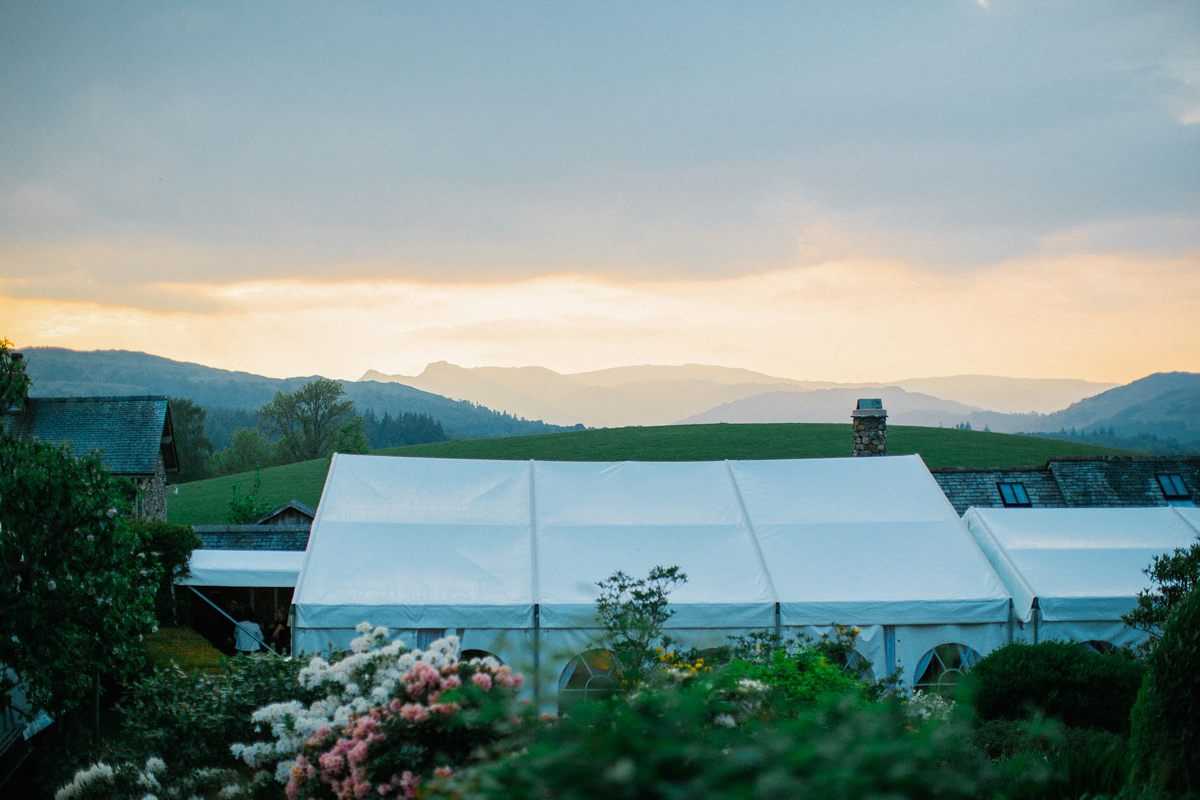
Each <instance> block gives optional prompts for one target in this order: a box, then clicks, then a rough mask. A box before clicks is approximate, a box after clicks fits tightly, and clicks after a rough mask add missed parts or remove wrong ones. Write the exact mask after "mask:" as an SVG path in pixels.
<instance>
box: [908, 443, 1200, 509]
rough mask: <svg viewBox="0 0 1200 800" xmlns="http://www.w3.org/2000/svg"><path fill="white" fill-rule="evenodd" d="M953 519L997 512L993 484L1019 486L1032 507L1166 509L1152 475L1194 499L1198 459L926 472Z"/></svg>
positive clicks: (1199, 495)
mask: <svg viewBox="0 0 1200 800" xmlns="http://www.w3.org/2000/svg"><path fill="white" fill-rule="evenodd" d="M930 472H932V473H933V477H934V478H935V479H936V480H937V482H938V485H940V486H941V487H942V492H944V493H945V495H946V498H947V499H948V500H949V501H950V502H951V504H953V506H954V510H955V511H957V512H958V513H959V514H964V513H966V510H967V509H968V508H970V507H971V506H979V507H984V508H989V507H991V508H1000V507H1002V506H1003V505H1004V501H1003V500H1001V498H1000V489H999V488H998V486H997V484H999V483H1007V482H1015V483H1021V484H1023V485H1024V487H1025V491H1026V493H1027V494H1028V495H1029V501H1030V507H1032V508H1064V507H1065V508H1089V507H1090V508H1096V507H1100V508H1128V507H1139V506H1165V505H1169V503H1168V501H1167V498H1166V497H1165V496H1164V495H1163V492H1162V488H1161V487H1160V486H1159V483H1158V478H1157V476H1158V475H1163V474H1173V475H1178V476H1180V478H1181V479H1182V480H1183V482H1184V484H1185V485H1186V486H1187V488H1188V490H1189V491H1190V493H1191V497H1190V500H1191V501H1192V502H1195V501H1197V500H1200V456H1153V457H1137V456H1102V457H1094V458H1087V457H1079V458H1052V459H1050V460H1048V461H1047V462H1046V463H1045V465H1044V466H1040V467H1001V468H997V467H939V468H935V469H932V470H930Z"/></svg>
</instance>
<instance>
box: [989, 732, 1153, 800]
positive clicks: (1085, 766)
mask: <svg viewBox="0 0 1200 800" xmlns="http://www.w3.org/2000/svg"><path fill="white" fill-rule="evenodd" d="M971 741H972V743H973V744H974V745H975V746H976V747H978V748H980V749H981V750H982V751H983V752H984V753H985V754H987V756H988V757H989V758H992V759H995V760H996V761H997V762H998V763H1000V764H1010V765H1016V764H1020V763H1028V762H1029V760H1030V759H1033V760H1035V761H1038V762H1041V763H1042V764H1043V765H1045V767H1046V768H1048V770H1049V776H1048V777H1049V779H1048V781H1047V782H1046V783H1045V784H1044V785H1040V786H1037V787H1028V788H1036V791H1031V792H1030V791H1021V790H1020V788H1019V787H1008V788H1009V791H1006V792H1005V793H1004V796H1005V797H1006V798H1008V800H1017V798H1023V797H1029V798H1031V800H1032V798H1039V800H1040V798H1046V799H1047V800H1051V799H1053V798H1062V799H1063V800H1075V798H1085V797H1103V796H1109V795H1115V794H1117V793H1119V792H1121V791H1122V789H1123V788H1124V787H1125V785H1126V784H1127V783H1128V780H1129V748H1128V745H1127V743H1126V740H1125V737H1123V736H1121V735H1119V734H1115V733H1111V732H1109V731H1101V730H1095V729H1091V728H1067V727H1064V726H1063V725H1062V724H1061V723H1059V722H1057V721H1055V720H1047V719H1045V718H1043V717H1041V716H1038V715H1034V716H1032V717H1030V718H1028V719H1023V720H1009V719H995V720H989V721H987V722H981V723H978V724H976V725H975V727H974V729H973V730H972V731H971Z"/></svg>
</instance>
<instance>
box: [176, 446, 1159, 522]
mask: <svg viewBox="0 0 1200 800" xmlns="http://www.w3.org/2000/svg"><path fill="white" fill-rule="evenodd" d="M888 453H889V454H891V455H909V454H911V453H919V454H920V455H921V457H922V458H923V459H924V460H925V463H926V464H928V465H929V466H931V467H1004V466H1026V465H1034V464H1042V463H1045V461H1046V459H1047V458H1050V457H1052V456H1053V457H1062V456H1097V455H1138V454H1135V453H1131V452H1129V451H1126V450H1114V449H1112V448H1108V447H1097V446H1095V445H1088V444H1079V443H1078V442H1065V441H1060V440H1056V439H1042V438H1039V437H1035V436H1014V435H1011V434H1006V433H985V432H982V431H960V430H955V429H953V428H918V427H913V426H905V425H893V426H889V427H888ZM377 454H378V455H389V456H421V457H426V458H495V459H538V460H542V461H714V460H721V459H726V458H729V459H760V458H838V457H842V456H848V455H850V426H849V425H848V424H846V425H840V424H832V423H829V424H816V423H811V424H806V423H778V424H762V425H727V424H720V425H664V426H660V427H650V428H602V429H599V430H589V431H569V432H567V433H546V434H540V435H538V436H511V437H505V438H499V439H469V440H462V441H456V442H438V443H436V444H418V445H411V446H409V447H393V448H389V449H387V450H379V451H377ZM328 468H329V462H328V461H325V460H318V461H306V462H304V463H301V464H289V465H287V466H285V467H272V468H270V469H264V470H263V471H262V491H261V493H260V496H261V497H263V498H264V499H265V500H267V501H268V502H269V503H271V504H272V505H273V506H279V505H283V504H284V503H286V502H288V501H289V500H293V499H295V500H300V501H301V502H304V503H308V504H309V505H310V506H313V507H314V508H315V507H316V505H317V503H318V502H319V501H320V499H321V489H322V487H323V486H324V485H325V473H326V472H327V470H328ZM253 483H254V474H253V473H248V474H242V475H230V476H225V477H222V478H211V479H209V480H205V481H196V482H195V483H185V484H180V485H179V486H178V487H177V488H178V490H179V493H178V494H174V493H173V489H172V490H171V492H172V493H170V494H168V497H167V509H168V515H169V517H170V520H171V521H172V522H180V523H183V524H187V525H213V524H220V523H223V522H224V521H225V514H226V511H227V510H228V508H229V497H230V494H231V492H232V488H233V485H234V484H240V485H241V490H242V491H245V490H246V489H248V488H249V487H250V486H251V485H252V484H253Z"/></svg>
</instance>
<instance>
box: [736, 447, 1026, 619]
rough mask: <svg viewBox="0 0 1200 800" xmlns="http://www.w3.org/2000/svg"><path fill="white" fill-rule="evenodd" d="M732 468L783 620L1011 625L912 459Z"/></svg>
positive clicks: (950, 510)
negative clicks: (1007, 622)
mask: <svg viewBox="0 0 1200 800" xmlns="http://www.w3.org/2000/svg"><path fill="white" fill-rule="evenodd" d="M730 469H731V470H732V472H733V474H734V475H735V476H736V484H737V487H738V490H739V491H740V493H741V499H742V502H743V503H744V505H745V509H746V514H747V516H748V518H749V520H750V521H751V523H752V525H753V532H754V534H755V536H756V538H757V541H758V543H759V546H760V547H761V548H762V554H763V558H764V560H765V562H766V563H767V564H768V565H769V567H770V574H771V577H772V579H773V582H774V586H775V590H776V592H777V594H778V597H779V601H780V608H781V616H782V622H783V624H784V625H826V624H828V623H829V622H830V621H837V622H839V623H842V624H846V625H870V624H873V623H884V624H890V625H899V624H908V625H929V624H945V623H957V624H971V623H993V622H1004V621H1006V620H1007V618H1008V602H1009V597H1008V593H1007V592H1006V591H1005V589H1004V586H1003V585H1002V584H1001V582H1000V580H999V579H998V578H997V576H996V574H995V572H994V571H993V570H992V567H991V566H990V565H989V564H988V562H987V560H986V559H984V558H983V556H982V554H981V553H980V552H979V548H978V547H976V546H975V545H974V544H973V543H972V542H971V540H970V538H969V537H967V536H965V535H964V531H963V527H962V522H961V520H960V519H959V517H958V514H957V513H955V511H954V507H953V506H952V505H951V504H950V502H949V501H948V500H947V499H946V496H945V495H944V494H943V493H942V490H941V489H940V487H939V486H938V484H937V481H936V480H935V479H934V478H933V476H932V475H931V474H930V473H929V470H928V469H927V468H926V467H925V464H924V462H922V461H921V459H920V458H919V457H917V456H908V457H903V456H902V457H891V458H886V459H884V458H842V459H795V460H786V461H738V462H730Z"/></svg>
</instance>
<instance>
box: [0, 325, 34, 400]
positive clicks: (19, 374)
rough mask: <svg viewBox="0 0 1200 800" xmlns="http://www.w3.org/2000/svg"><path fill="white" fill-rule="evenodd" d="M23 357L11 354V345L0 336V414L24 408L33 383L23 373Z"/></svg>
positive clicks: (18, 354)
mask: <svg viewBox="0 0 1200 800" xmlns="http://www.w3.org/2000/svg"><path fill="white" fill-rule="evenodd" d="M25 366H26V364H25V357H24V356H23V355H21V354H20V353H14V352H13V343H12V342H10V341H9V340H8V339H6V338H4V337H3V336H0V414H4V413H6V412H8V411H12V410H14V409H15V410H18V411H19V410H21V409H23V408H25V398H27V397H28V396H29V387H30V386H32V385H33V381H32V380H30V379H29V376H28V375H27V374H26V373H25Z"/></svg>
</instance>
